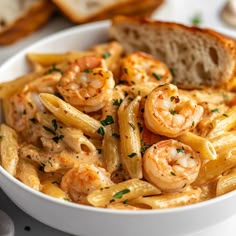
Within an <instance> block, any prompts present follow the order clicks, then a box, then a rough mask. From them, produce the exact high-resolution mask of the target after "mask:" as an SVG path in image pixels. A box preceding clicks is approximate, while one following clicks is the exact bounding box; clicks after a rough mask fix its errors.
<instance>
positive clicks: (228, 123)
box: [207, 107, 236, 138]
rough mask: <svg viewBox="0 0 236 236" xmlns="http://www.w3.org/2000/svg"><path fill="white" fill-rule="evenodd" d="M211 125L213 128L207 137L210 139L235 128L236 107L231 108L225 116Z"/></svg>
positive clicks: (217, 118) (216, 119)
mask: <svg viewBox="0 0 236 236" xmlns="http://www.w3.org/2000/svg"><path fill="white" fill-rule="evenodd" d="M211 124H212V127H213V128H212V130H211V131H210V133H209V134H208V135H207V137H209V138H212V137H215V136H217V135H220V134H222V133H223V132H225V131H229V130H231V129H232V128H234V127H235V125H236V107H233V108H231V109H230V110H229V111H228V112H227V114H225V116H224V115H222V116H217V117H216V118H215V119H214V120H213V121H212V122H211Z"/></svg>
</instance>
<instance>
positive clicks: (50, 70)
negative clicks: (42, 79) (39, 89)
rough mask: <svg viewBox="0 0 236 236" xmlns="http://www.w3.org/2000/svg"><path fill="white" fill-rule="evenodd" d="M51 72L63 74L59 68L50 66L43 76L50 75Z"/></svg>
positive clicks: (53, 65)
mask: <svg viewBox="0 0 236 236" xmlns="http://www.w3.org/2000/svg"><path fill="white" fill-rule="evenodd" d="M53 72H59V73H61V74H63V73H62V70H61V69H59V68H56V65H55V64H52V67H51V68H50V69H49V70H48V71H47V72H46V73H45V74H51V73H53Z"/></svg>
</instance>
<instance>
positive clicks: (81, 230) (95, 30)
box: [0, 22, 236, 236]
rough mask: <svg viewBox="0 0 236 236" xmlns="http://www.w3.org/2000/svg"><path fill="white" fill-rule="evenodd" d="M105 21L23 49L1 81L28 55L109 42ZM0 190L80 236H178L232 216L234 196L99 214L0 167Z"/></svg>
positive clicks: (21, 70) (21, 67)
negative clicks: (44, 191) (34, 186)
mask: <svg viewBox="0 0 236 236" xmlns="http://www.w3.org/2000/svg"><path fill="white" fill-rule="evenodd" d="M108 26H109V22H100V23H93V24H87V25H84V26H81V27H75V28H71V29H69V30H65V31H63V32H60V33H57V34H55V35H53V36H51V37H48V38H46V39H44V40H41V41H39V42H37V43H35V44H34V45H32V46H30V47H28V48H26V49H24V50H23V51H21V52H20V53H18V54H17V55H16V56H14V57H13V58H11V59H10V60H8V61H7V62H6V63H5V64H3V65H2V66H1V68H0V75H1V82H3V81H8V80H12V79H14V78H15V77H17V76H19V75H22V74H25V73H26V72H28V71H29V68H28V64H27V61H26V59H25V55H26V53H27V52H66V51H69V50H75V49H77V50H80V49H85V48H87V47H89V46H91V45H93V44H96V43H100V42H104V41H106V40H107V38H108ZM0 185H1V188H2V189H3V191H4V192H5V193H6V194H7V195H8V197H9V198H10V199H11V200H12V201H13V202H14V203H15V204H16V205H17V206H18V207H19V208H21V209H22V210H23V211H25V212H26V213H28V214H29V215H31V216H32V217H34V218H35V219H37V220H39V221H41V222H42V223H45V224H47V225H49V226H51V227H54V228H56V229H59V230H62V231H65V232H68V233H71V234H75V235H80V236H92V235H94V236H95V235H96V236H110V235H112V236H121V235H122V236H131V235H135V236H144V235H148V236H157V235H159V236H171V235H173V236H178V235H179V236H183V235H185V234H189V233H194V232H197V231H200V230H203V229H205V228H206V227H209V226H212V225H214V224H217V223H219V222H221V221H224V220H226V219H227V218H229V217H230V216H232V215H234V214H236V191H234V192H231V193H228V194H225V195H224V196H221V197H218V198H215V199H212V200H209V201H206V202H202V203H198V204H195V205H190V206H185V207H180V208H174V209H165V210H144V211H121V210H111V209H99V208H93V207H89V206H83V205H78V204H74V203H70V202H64V201H63V202H62V201H59V200H57V199H54V198H51V197H49V196H47V195H44V194H42V193H39V192H37V191H35V190H33V189H30V188H29V187H27V186H26V185H24V184H22V183H21V182H20V181H18V180H17V179H15V178H14V177H12V176H11V175H9V174H8V173H7V172H6V171H5V170H4V169H3V168H2V167H0Z"/></svg>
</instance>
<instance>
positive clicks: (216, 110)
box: [211, 108, 220, 112]
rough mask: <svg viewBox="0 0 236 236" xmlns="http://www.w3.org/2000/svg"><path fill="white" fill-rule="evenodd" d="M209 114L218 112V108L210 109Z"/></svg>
mask: <svg viewBox="0 0 236 236" xmlns="http://www.w3.org/2000/svg"><path fill="white" fill-rule="evenodd" d="M211 112H220V111H219V109H218V108H216V109H212V110H211Z"/></svg>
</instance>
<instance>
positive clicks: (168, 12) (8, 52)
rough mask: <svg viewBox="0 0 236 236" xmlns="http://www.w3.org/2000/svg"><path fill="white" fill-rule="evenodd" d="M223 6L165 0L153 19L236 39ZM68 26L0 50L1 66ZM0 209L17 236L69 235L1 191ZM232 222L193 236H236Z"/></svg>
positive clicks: (206, 0) (210, 0) (217, 1)
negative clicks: (197, 25) (196, 24)
mask: <svg viewBox="0 0 236 236" xmlns="http://www.w3.org/2000/svg"><path fill="white" fill-rule="evenodd" d="M224 2H225V0H166V1H165V4H164V5H163V6H161V8H160V9H159V10H158V11H156V12H155V14H154V15H153V17H154V18H155V19H159V20H166V21H176V22H180V23H185V24H191V19H192V18H193V17H194V16H196V15H198V16H200V18H201V26H203V27H208V28H213V29H216V30H220V31H222V32H224V33H226V34H230V35H233V36H235V37H236V29H233V28H231V27H229V26H227V25H225V24H224V23H223V22H222V21H221V20H220V17H219V12H220V9H221V7H222V6H223V4H224ZM71 26H72V23H70V22H69V21H67V20H66V19H65V18H63V17H60V16H58V17H55V18H54V19H52V20H51V21H50V22H49V23H48V24H47V25H46V26H45V27H43V28H42V29H41V30H39V31H37V32H35V33H34V34H32V35H31V36H29V37H27V38H25V39H23V40H21V41H19V42H18V43H16V44H14V45H12V46H7V47H0V64H1V63H2V62H4V61H5V60H7V59H8V58H9V57H10V56H12V55H14V54H15V53H16V52H18V51H19V50H21V49H22V48H24V47H26V46H28V45H29V44H31V43H33V42H35V41H37V40H38V39H41V38H43V37H45V36H47V35H50V34H52V33H54V32H57V31H59V30H62V29H65V28H68V27H71ZM0 209H2V210H3V211H5V212H6V213H7V214H8V215H9V216H10V217H11V218H12V220H13V222H14V225H15V232H16V236H27V235H30V236H42V235H44V236H69V234H66V233H63V232H60V231H57V230H55V229H52V228H50V227H48V226H46V225H44V224H41V223H40V222H38V221H37V220H35V219H33V218H32V217H30V216H28V215H27V214H25V213H24V212H22V211H21V210H20V209H19V208H17V207H16V206H15V205H14V204H13V203H12V202H11V201H10V200H9V199H8V198H7V196H6V195H5V194H4V193H3V192H2V191H1V189H0ZM234 222H236V216H234V217H232V218H230V219H228V220H226V221H225V222H223V223H221V224H219V225H217V226H213V227H211V228H209V229H207V230H204V231H203V232H199V233H196V234H194V236H210V235H214V236H221V235H225V236H234V235H236V224H235V223H234ZM0 226H1V222H0ZM199 231H201V229H199ZM91 236H92V235H91ZM104 236H106V235H104ZM192 236H193V235H192Z"/></svg>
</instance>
